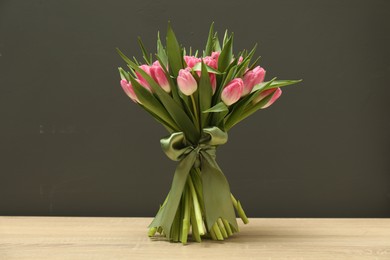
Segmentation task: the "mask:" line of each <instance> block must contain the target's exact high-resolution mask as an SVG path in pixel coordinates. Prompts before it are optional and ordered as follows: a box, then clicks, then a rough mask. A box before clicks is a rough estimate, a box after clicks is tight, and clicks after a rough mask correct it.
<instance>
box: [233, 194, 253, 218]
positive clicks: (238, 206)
mask: <svg viewBox="0 0 390 260" xmlns="http://www.w3.org/2000/svg"><path fill="white" fill-rule="evenodd" d="M230 195H231V198H232V202H233V205H234V207H235V208H236V210H237V213H238V216H240V218H241V220H242V222H244V224H248V223H249V220H248V217H247V216H246V214H245V211H244V209H243V208H242V206H241V203H240V201H238V200H236V198H235V197H234V196H233V194H230Z"/></svg>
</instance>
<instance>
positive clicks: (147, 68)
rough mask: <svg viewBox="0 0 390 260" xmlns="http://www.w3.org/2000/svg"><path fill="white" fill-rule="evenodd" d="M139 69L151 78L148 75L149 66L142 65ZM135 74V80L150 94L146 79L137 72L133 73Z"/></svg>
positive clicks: (150, 88)
mask: <svg viewBox="0 0 390 260" xmlns="http://www.w3.org/2000/svg"><path fill="white" fill-rule="evenodd" d="M139 68H140V69H142V70H143V71H145V72H146V73H147V74H148V75H149V76H152V75H151V73H150V66H148V65H145V64H144V65H141V66H139ZM135 74H136V75H137V78H138V79H139V82H140V84H141V85H142V86H143V87H144V88H146V89H148V90H149V91H150V92H153V90H152V87H151V86H150V85H149V83H148V82H147V81H146V79H144V78H143V77H142V76H141V74H139V73H138V72H135Z"/></svg>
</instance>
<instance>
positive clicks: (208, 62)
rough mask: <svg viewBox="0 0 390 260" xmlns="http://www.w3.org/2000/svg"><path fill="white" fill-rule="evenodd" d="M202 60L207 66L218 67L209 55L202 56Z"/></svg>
mask: <svg viewBox="0 0 390 260" xmlns="http://www.w3.org/2000/svg"><path fill="white" fill-rule="evenodd" d="M203 62H204V64H206V65H207V66H209V67H211V68H213V69H217V67H218V63H217V60H215V59H213V58H212V57H210V56H206V57H204V58H203Z"/></svg>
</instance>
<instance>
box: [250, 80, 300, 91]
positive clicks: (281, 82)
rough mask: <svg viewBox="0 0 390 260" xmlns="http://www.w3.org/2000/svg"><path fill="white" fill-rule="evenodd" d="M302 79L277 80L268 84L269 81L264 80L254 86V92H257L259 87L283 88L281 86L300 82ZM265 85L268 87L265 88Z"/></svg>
mask: <svg viewBox="0 0 390 260" xmlns="http://www.w3.org/2000/svg"><path fill="white" fill-rule="evenodd" d="M301 81H302V79H299V80H275V81H273V82H272V83H271V84H268V83H269V81H268V82H262V83H260V84H257V85H256V86H254V88H253V89H252V92H255V91H257V90H259V89H262V90H267V89H271V88H281V87H285V86H289V85H292V84H296V83H299V82H301ZM265 85H267V87H265V88H264V86H265Z"/></svg>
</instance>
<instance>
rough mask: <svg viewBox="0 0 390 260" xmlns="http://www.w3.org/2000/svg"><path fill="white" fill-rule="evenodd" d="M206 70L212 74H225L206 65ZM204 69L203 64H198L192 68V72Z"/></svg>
mask: <svg viewBox="0 0 390 260" xmlns="http://www.w3.org/2000/svg"><path fill="white" fill-rule="evenodd" d="M205 66H206V69H207V72H210V73H214V74H223V73H221V72H219V71H218V70H216V69H214V68H212V67H210V66H208V65H206V64H205ZM201 69H202V63H201V62H198V63H196V64H195V66H194V67H193V68H192V71H201Z"/></svg>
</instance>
